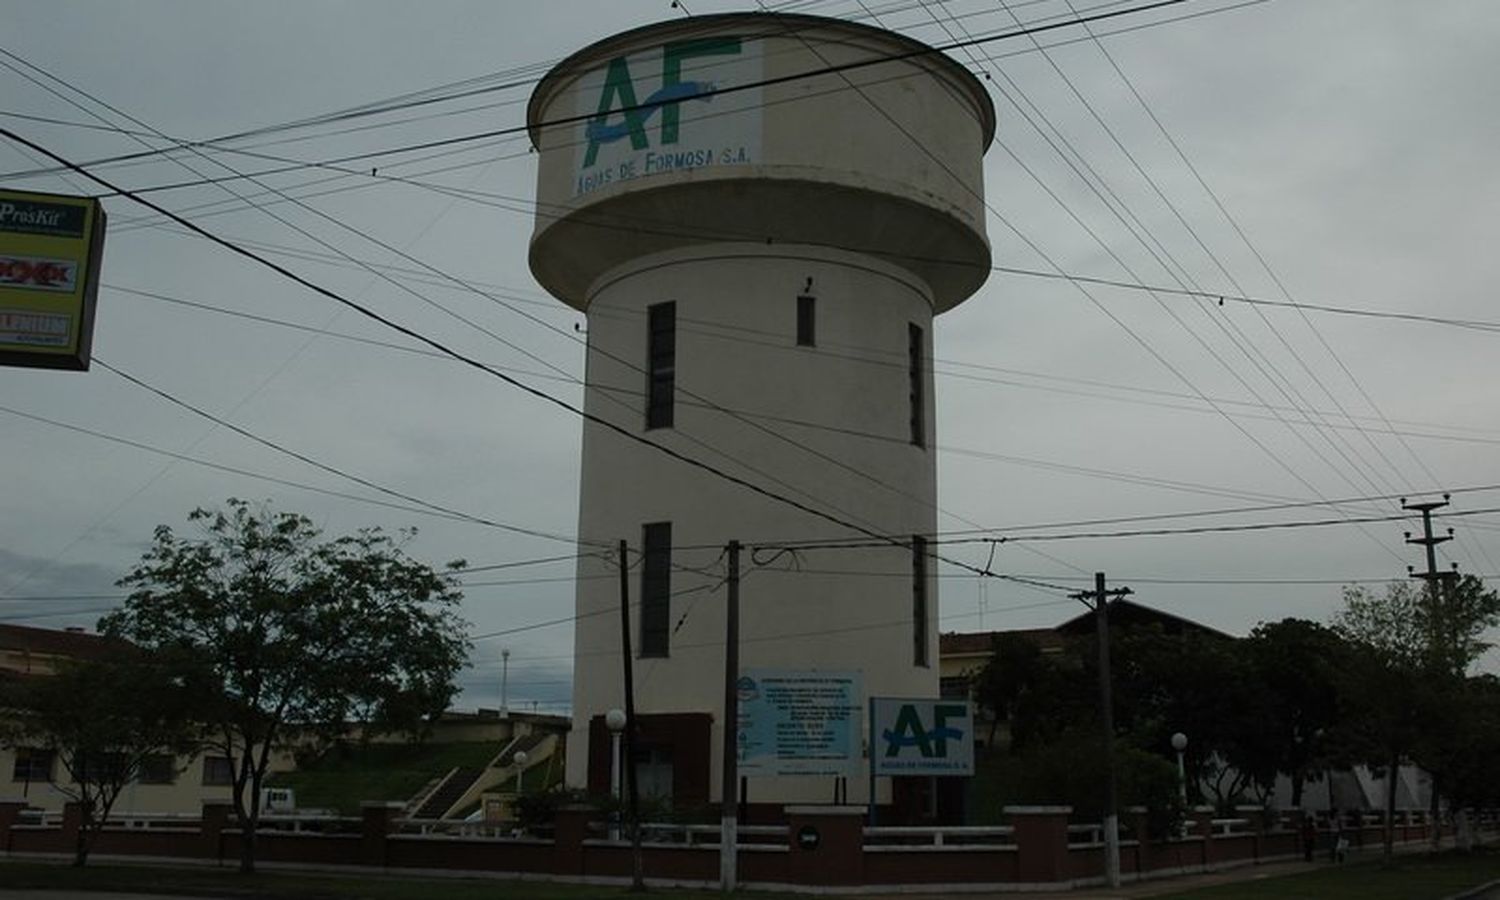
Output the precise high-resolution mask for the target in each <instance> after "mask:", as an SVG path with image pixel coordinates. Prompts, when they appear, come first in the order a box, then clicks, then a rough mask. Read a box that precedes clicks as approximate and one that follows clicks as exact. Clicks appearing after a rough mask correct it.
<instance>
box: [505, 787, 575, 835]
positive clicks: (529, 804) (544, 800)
mask: <svg viewBox="0 0 1500 900" xmlns="http://www.w3.org/2000/svg"><path fill="white" fill-rule="evenodd" d="M592 800H593V798H591V797H590V796H589V794H588V792H587V791H584V790H580V789H577V788H571V789H569V788H558V789H556V790H550V791H537V792H535V793H526V794H520V795H518V796H517V797H516V824H517V825H519V826H520V827H521V828H523V829H526V830H528V831H530V830H533V829H537V828H544V827H550V826H551V825H552V822H553V820H554V819H555V818H556V816H557V810H558V809H559V808H560V807H563V806H573V805H575V804H590V805H593V804H592Z"/></svg>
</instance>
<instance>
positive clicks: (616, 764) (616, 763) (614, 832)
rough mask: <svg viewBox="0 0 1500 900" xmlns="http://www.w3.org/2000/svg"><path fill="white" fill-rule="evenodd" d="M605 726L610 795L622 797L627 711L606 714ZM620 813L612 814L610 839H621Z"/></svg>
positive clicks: (617, 797) (614, 710)
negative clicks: (622, 747) (622, 742)
mask: <svg viewBox="0 0 1500 900" xmlns="http://www.w3.org/2000/svg"><path fill="white" fill-rule="evenodd" d="M604 725H605V727H606V728H608V729H609V794H610V796H611V797H614V798H615V799H617V800H618V799H619V797H620V732H622V731H624V730H625V710H623V709H619V708H618V707H617V708H615V709H612V710H610V711H609V712H607V713H605V714H604ZM619 822H620V811H619V810H618V809H616V810H615V811H614V812H613V813H611V814H610V826H609V839H610V840H612V841H617V840H619V839H620V825H619Z"/></svg>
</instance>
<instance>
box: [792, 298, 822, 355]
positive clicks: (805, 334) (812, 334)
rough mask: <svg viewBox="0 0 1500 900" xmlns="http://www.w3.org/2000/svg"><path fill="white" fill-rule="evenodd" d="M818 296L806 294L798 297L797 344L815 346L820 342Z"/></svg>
mask: <svg viewBox="0 0 1500 900" xmlns="http://www.w3.org/2000/svg"><path fill="white" fill-rule="evenodd" d="M817 308H818V298H816V297H809V296H807V295H806V294H803V295H802V296H800V297H798V298H797V346H799V347H814V346H817V343H818V329H817Z"/></svg>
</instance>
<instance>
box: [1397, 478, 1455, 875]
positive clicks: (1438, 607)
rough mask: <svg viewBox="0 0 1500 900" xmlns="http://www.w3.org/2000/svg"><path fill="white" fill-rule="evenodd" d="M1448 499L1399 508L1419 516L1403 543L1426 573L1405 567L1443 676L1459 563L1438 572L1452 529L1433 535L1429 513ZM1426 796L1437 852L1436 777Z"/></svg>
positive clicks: (1451, 663) (1448, 665)
mask: <svg viewBox="0 0 1500 900" xmlns="http://www.w3.org/2000/svg"><path fill="white" fill-rule="evenodd" d="M1449 496H1450V495H1449V494H1444V495H1443V499H1442V500H1428V501H1425V502H1423V503H1407V502H1406V498H1405V497H1403V498H1401V508H1402V509H1409V510H1415V511H1416V512H1420V513H1421V514H1422V536H1421V537H1412V536H1411V532H1410V531H1408V532H1406V542H1407V543H1408V544H1420V545H1421V546H1422V547H1424V548H1425V549H1426V551H1427V571H1425V572H1417V571H1415V570H1414V569H1413V568H1412V567H1411V566H1407V567H1406V571H1407V574H1409V575H1410V576H1411V577H1412V578H1420V579H1422V580H1423V581H1425V582H1427V618H1428V627H1429V629H1430V631H1429V633H1428V636H1427V639H1428V641H1430V642H1431V646H1430V647H1429V652H1430V653H1433V654H1435V657H1434V659H1435V661H1436V662H1437V664H1438V665H1439V666H1441V667H1442V669H1443V671H1444V672H1445V673H1447V672H1449V671H1451V670H1452V669H1453V668H1455V664H1456V663H1457V656H1456V655H1455V654H1454V650H1455V648H1454V646H1453V644H1454V642H1455V635H1454V634H1453V633H1452V632H1451V630H1450V629H1451V628H1452V627H1453V625H1452V622H1451V621H1450V613H1451V611H1450V610H1449V609H1448V608H1447V607H1448V606H1449V604H1448V603H1447V602H1446V600H1445V598H1444V597H1443V593H1444V588H1445V587H1446V586H1448V585H1451V584H1452V583H1453V581H1454V580H1455V579H1457V578H1458V563H1454V564H1453V570H1452V571H1449V572H1439V571H1438V568H1437V545H1438V544H1442V543H1445V542H1447V541H1451V540H1453V529H1452V528H1450V529H1448V533H1447V534H1446V535H1434V534H1433V533H1432V512H1433V510H1437V509H1442V508H1443V507H1445V506H1447V505H1448V498H1449ZM1396 773H1397V770H1396V769H1395V768H1394V767H1393V768H1392V770H1391V781H1390V784H1389V785H1388V791H1389V793H1390V794H1391V795H1392V799H1391V802H1390V803H1389V804H1388V805H1387V809H1389V808H1390V806H1393V805H1394V795H1395V791H1396ZM1428 793H1429V794H1430V795H1431V796H1430V798H1429V804H1428V817H1429V820H1430V823H1431V824H1430V826H1429V827H1430V829H1431V831H1432V849H1433V850H1438V849H1440V848H1441V847H1442V842H1443V832H1442V829H1441V828H1439V827H1438V814H1439V813H1440V812H1441V809H1440V806H1439V803H1438V800H1439V798H1438V784H1437V779H1436V778H1433V779H1432V781H1431V786H1430V789H1429V791H1428ZM1386 827H1387V828H1389V827H1390V826H1389V825H1387V826H1386Z"/></svg>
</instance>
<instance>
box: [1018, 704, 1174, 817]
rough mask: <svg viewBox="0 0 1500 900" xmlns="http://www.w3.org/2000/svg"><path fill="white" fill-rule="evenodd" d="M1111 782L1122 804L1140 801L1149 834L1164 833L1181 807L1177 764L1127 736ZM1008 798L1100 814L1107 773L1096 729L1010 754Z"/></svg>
mask: <svg viewBox="0 0 1500 900" xmlns="http://www.w3.org/2000/svg"><path fill="white" fill-rule="evenodd" d="M1114 752H1115V784H1116V791H1117V794H1118V797H1119V802H1120V807H1121V808H1122V809H1123V808H1125V807H1129V806H1144V807H1146V808H1147V810H1148V812H1149V818H1150V821H1151V823H1152V834H1153V836H1155V837H1163V836H1165V835H1166V834H1168V833H1170V831H1171V830H1172V829H1173V828H1174V827H1175V826H1176V823H1177V822H1179V821H1181V819H1182V815H1183V813H1184V812H1185V811H1184V810H1183V808H1182V801H1181V798H1180V795H1179V791H1178V786H1177V767H1176V765H1175V764H1174V763H1170V762H1167V761H1166V760H1165V759H1163V758H1162V757H1160V756H1158V755H1156V754H1153V753H1148V752H1146V751H1144V750H1141V749H1139V748H1137V747H1134V746H1131V745H1130V744H1129V743H1127V742H1125V741H1116V742H1115V748H1114ZM1005 764H1006V765H1009V766H1011V767H1012V768H1013V773H1012V778H1011V779H1010V783H1011V784H1012V785H1013V786H1014V788H1015V794H1014V795H1013V799H1012V800H1011V801H1010V802H1012V803H1018V804H1026V805H1054V804H1066V805H1068V806H1071V807H1073V813H1074V816H1075V818H1077V819H1079V820H1082V821H1090V820H1094V821H1097V820H1098V819H1100V818H1102V817H1103V815H1104V798H1105V796H1106V793H1107V791H1106V780H1107V774H1106V770H1105V760H1104V748H1103V746H1102V744H1101V742H1100V738H1099V735H1098V734H1097V733H1091V732H1089V731H1086V730H1077V731H1071V732H1068V733H1066V734H1063V735H1060V736H1059V737H1057V738H1056V739H1054V740H1052V741H1049V742H1048V743H1046V744H1035V745H1033V746H1030V747H1028V748H1027V749H1026V750H1025V751H1023V752H1021V753H1019V754H1017V755H1015V756H1013V757H1010V758H1009V759H1007V760H1006V761H1005Z"/></svg>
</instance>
